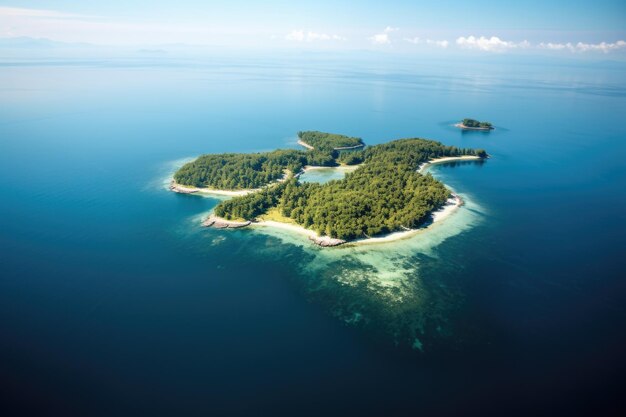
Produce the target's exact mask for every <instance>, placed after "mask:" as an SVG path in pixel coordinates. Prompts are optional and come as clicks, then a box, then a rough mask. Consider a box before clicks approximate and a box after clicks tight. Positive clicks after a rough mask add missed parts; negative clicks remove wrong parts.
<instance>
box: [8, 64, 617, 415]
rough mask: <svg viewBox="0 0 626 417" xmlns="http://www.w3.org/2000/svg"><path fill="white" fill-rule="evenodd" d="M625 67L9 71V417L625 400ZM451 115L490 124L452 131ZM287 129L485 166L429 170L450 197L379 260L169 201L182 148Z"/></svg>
mask: <svg viewBox="0 0 626 417" xmlns="http://www.w3.org/2000/svg"><path fill="white" fill-rule="evenodd" d="M625 69H626V66H625V65H623V64H615V63H613V64H611V63H605V62H599V63H586V62H575V61H572V62H564V63H557V62H551V63H549V64H547V63H543V64H542V63H527V64H526V63H519V62H507V61H506V60H505V59H501V60H498V61H493V62H491V61H485V62H446V61H432V62H425V61H414V62H413V61H397V60H391V59H389V61H386V60H385V59H376V60H374V59H372V60H369V61H368V60H358V61H357V62H356V63H350V62H347V61H342V60H340V59H337V58H336V57H335V58H334V59H328V60H325V59H323V58H320V57H317V59H312V60H306V59H303V58H298V59H293V60H289V59H266V60H262V59H250V60H249V61H242V60H240V61H236V60H234V59H222V60H217V59H196V60H194V59H190V58H186V59H175V58H169V57H156V58H145V59H130V58H119V59H86V60H75V59H74V60H72V59H67V60H64V59H59V58H54V59H37V60H25V59H20V60H18V59H10V58H2V59H0V275H1V277H0V358H2V359H1V360H0V384H1V389H0V396H1V401H2V408H3V409H4V410H9V409H10V410H19V411H23V412H24V413H31V414H32V413H35V412H36V413H37V415H40V416H43V415H55V416H59V415H65V416H67V415H82V416H113V415H115V416H126V415H128V416H131V415H132V416H138V415H150V416H161V415H163V416H175V415H177V416H207V415H211V416H214V415H235V416H239V415H292V416H293V415H315V416H320V415H326V416H331V415H341V416H345V415H352V414H353V415H377V416H392V415H407V416H408V415H411V416H417V415H515V414H518V413H519V414H526V415H543V414H546V415H557V414H562V413H565V412H568V413H570V414H569V415H575V414H577V413H581V414H582V413H588V412H591V411H595V412H598V413H596V414H595V415H603V413H604V415H608V414H609V413H606V412H607V411H608V412H611V411H616V410H620V408H619V407H620V406H619V403H618V400H617V399H618V394H619V393H620V392H619V383H620V382H624V381H623V380H624V372H625V371H626V357H625V356H624V352H625V351H626V333H625V332H624V329H626V303H625V300H626V284H625V280H624V278H625V277H626V272H625V271H626V210H625V209H626V168H625V167H626V164H625V159H626V123H624V121H625V120H626V118H625V116H626V76H625V74H626V71H625ZM464 117H474V118H477V119H481V120H488V121H491V122H493V123H494V125H495V126H496V129H495V130H494V131H492V132H489V133H484V132H462V131H460V130H458V129H456V128H454V127H453V126H452V125H453V124H454V123H455V122H456V121H458V120H459V119H461V118H464ZM299 130H322V131H330V132H337V133H342V134H346V135H351V136H359V137H362V138H363V139H364V141H365V142H366V143H368V144H376V143H381V142H385V141H388V140H392V139H398V138H405V137H423V138H429V139H435V140H439V141H441V142H443V143H445V144H448V145H455V146H459V147H472V148H484V149H486V150H487V152H488V153H489V154H490V155H491V158H490V159H489V160H487V161H485V162H483V163H476V162H463V163H451V164H446V165H438V166H433V167H432V168H431V169H430V172H431V173H432V174H433V175H435V176H436V177H437V178H439V179H441V180H442V181H444V182H445V183H446V184H447V185H448V186H449V187H451V188H452V189H453V190H455V191H456V192H458V193H459V194H460V195H462V196H463V198H464V199H465V200H466V205H465V206H463V208H461V209H460V210H459V211H458V212H457V213H456V214H455V215H453V216H452V217H450V218H448V219H447V220H445V221H444V222H441V223H437V224H435V225H433V226H432V227H431V228H429V229H426V230H424V231H422V232H420V233H418V234H417V235H416V236H415V237H413V238H411V239H408V240H404V241H401V242H395V243H390V244H387V245H379V246H364V247H357V248H354V247H353V248H350V247H340V248H336V249H321V248H318V247H315V246H313V245H311V244H310V242H308V241H307V240H306V239H305V238H302V237H300V236H298V235H293V234H290V233H288V232H284V231H278V230H266V231H261V230H235V231H233V230H231V231H220V230H209V229H202V228H200V227H199V221H200V219H201V218H202V217H203V215H205V214H206V213H207V212H208V211H210V210H211V208H212V207H214V206H215V205H216V204H217V203H218V202H219V200H218V199H215V198H209V197H200V196H189V195H177V194H174V193H171V192H168V191H167V181H168V178H170V176H171V175H172V173H173V172H174V170H175V169H176V167H178V166H180V165H181V164H182V163H184V162H185V161H188V160H190V159H191V158H193V157H194V156H196V155H199V154H201V153H214V152H256V151H265V150H272V149H275V148H296V147H297V144H296V132H297V131H299ZM329 175H330V176H329ZM332 175H334V174H332V173H317V176H318V179H317V180H320V179H319V177H320V176H321V177H323V178H322V179H321V180H328V179H330V178H333V177H332ZM622 406H623V403H622ZM2 414H3V415H18V414H19V413H2ZM588 415H589V414H588Z"/></svg>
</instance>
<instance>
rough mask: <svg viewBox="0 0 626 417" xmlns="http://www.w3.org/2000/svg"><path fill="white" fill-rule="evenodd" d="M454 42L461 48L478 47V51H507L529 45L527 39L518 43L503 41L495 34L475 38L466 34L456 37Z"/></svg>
mask: <svg viewBox="0 0 626 417" xmlns="http://www.w3.org/2000/svg"><path fill="white" fill-rule="evenodd" d="M456 44H457V45H458V46H460V47H461V48H466V49H478V50H480V51H487V52H504V51H507V50H509V49H514V48H529V47H530V42H528V41H522V42H519V43H516V42H509V41H503V40H502V39H500V38H499V37H497V36H492V37H491V38H486V37H484V36H481V37H480V38H477V37H475V36H468V37H464V36H461V37H459V38H457V40H456Z"/></svg>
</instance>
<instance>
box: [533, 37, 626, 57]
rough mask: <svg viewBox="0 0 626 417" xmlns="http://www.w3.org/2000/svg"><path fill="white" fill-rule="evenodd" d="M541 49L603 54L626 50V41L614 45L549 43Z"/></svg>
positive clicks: (544, 44) (542, 44) (603, 43)
mask: <svg viewBox="0 0 626 417" xmlns="http://www.w3.org/2000/svg"><path fill="white" fill-rule="evenodd" d="M539 48H542V49H549V50H552V51H562V50H568V51H570V52H590V51H596V52H603V53H605V54H606V53H609V52H611V51H616V50H618V49H622V48H626V41H623V40H619V41H617V42H613V43H607V42H600V43H583V42H578V43H577V44H573V43H571V42H567V43H552V42H548V43H543V42H542V43H540V44H539Z"/></svg>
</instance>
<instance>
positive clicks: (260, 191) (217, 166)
mask: <svg viewBox="0 0 626 417" xmlns="http://www.w3.org/2000/svg"><path fill="white" fill-rule="evenodd" d="M298 135H299V137H300V138H301V140H303V139H306V144H307V145H309V146H310V147H311V148H309V146H305V147H306V148H307V150H306V151H300V150H276V151H273V152H265V153H254V154H234V153H227V154H213V155H202V156H200V157H199V158H197V159H196V160H194V161H192V162H189V163H187V164H185V165H184V166H182V167H181V168H180V169H179V170H178V171H177V172H176V173H175V174H174V180H173V181H172V184H171V185H170V189H171V190H172V191H176V192H179V193H196V192H208V193H216V194H224V195H230V196H233V198H231V199H228V200H225V201H222V202H221V203H219V204H218V205H217V206H216V207H215V209H214V211H213V213H212V214H211V215H210V216H209V217H208V218H207V219H206V220H205V221H204V222H203V225H204V226H207V227H209V226H210V227H217V228H241V227H247V226H255V225H256V226H270V227H281V228H286V229H290V230H294V231H299V232H302V233H305V234H307V235H308V236H309V238H310V239H311V240H312V241H314V242H315V243H317V244H318V245H320V246H336V245H340V244H344V243H347V242H366V243H367V242H368V241H369V242H377V241H387V240H390V239H389V238H388V236H389V235H390V234H394V233H407V232H410V231H414V230H416V229H418V228H419V227H421V226H423V225H424V224H426V223H428V222H429V221H432V220H433V217H435V215H436V212H438V211H440V210H442V209H445V208H446V207H447V206H454V207H458V206H459V205H460V204H462V201H461V199H460V198H459V197H458V196H455V195H453V194H452V193H451V192H450V191H449V190H448V189H447V188H446V187H445V186H444V184H443V183H441V182H440V181H438V180H436V179H435V178H433V177H432V176H431V175H430V174H424V173H423V168H424V167H425V165H426V164H428V163H432V162H437V161H442V162H447V161H452V160H458V159H470V160H471V159H482V158H486V157H487V153H486V152H485V151H484V150H481V149H466V148H457V147H454V146H445V145H443V144H441V143H439V142H435V141H431V140H426V139H419V138H411V139H399V140H394V141H391V142H388V143H384V144H380V145H375V146H368V147H365V144H364V143H363V142H362V140H361V139H360V138H350V137H347V136H342V135H335V134H329V133H322V132H300V133H299V134H298ZM303 146H304V145H303ZM354 147H356V148H354ZM340 148H350V149H349V151H347V152H344V151H345V149H340ZM349 164H353V165H357V166H356V167H355V169H353V170H351V172H348V173H347V174H346V175H345V177H344V178H343V179H340V180H332V181H329V182H327V183H324V184H320V183H309V182H301V181H299V179H298V177H299V175H300V174H301V173H302V172H304V171H305V170H306V169H310V168H312V166H326V167H333V166H339V165H349Z"/></svg>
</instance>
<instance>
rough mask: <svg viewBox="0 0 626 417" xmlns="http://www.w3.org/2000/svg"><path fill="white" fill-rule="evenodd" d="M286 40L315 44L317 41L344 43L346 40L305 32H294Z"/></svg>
mask: <svg viewBox="0 0 626 417" xmlns="http://www.w3.org/2000/svg"><path fill="white" fill-rule="evenodd" d="M285 39H286V40H288V41H292V42H315V41H344V40H346V38H344V37H343V36H339V35H334V34H333V35H329V34H327V33H317V32H311V31H307V32H305V31H304V30H302V29H300V30H292V31H291V32H289V33H288V34H287V35H285Z"/></svg>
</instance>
